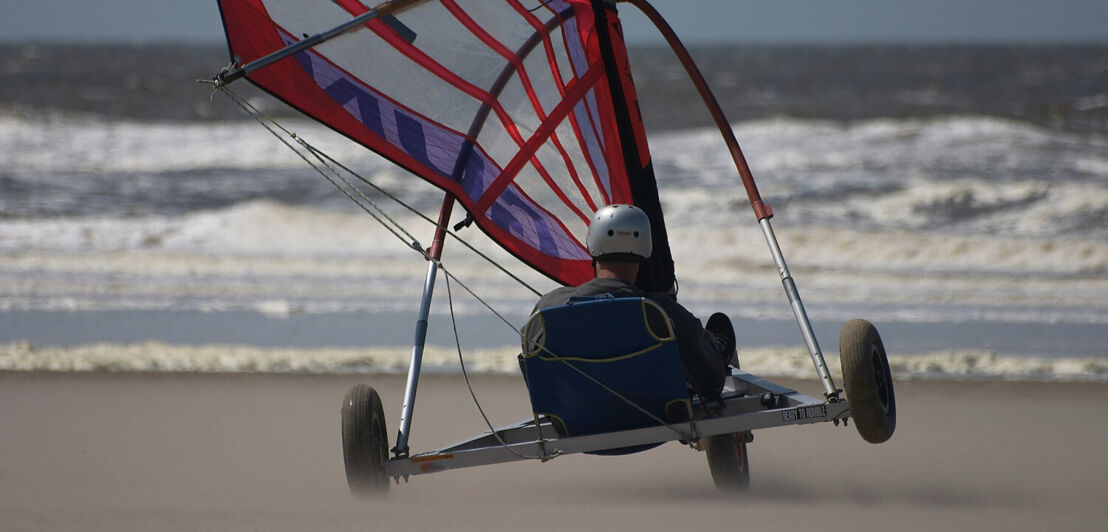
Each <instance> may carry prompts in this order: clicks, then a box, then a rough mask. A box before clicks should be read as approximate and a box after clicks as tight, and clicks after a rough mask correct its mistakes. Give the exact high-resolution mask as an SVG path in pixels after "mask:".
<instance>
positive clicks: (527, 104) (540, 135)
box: [219, 0, 672, 288]
mask: <svg viewBox="0 0 1108 532" xmlns="http://www.w3.org/2000/svg"><path fill="white" fill-rule="evenodd" d="M219 4H220V11H221V15H222V17H223V22H224V27H225V30H226V35H227V41H228V45H229V47H230V51H231V54H232V56H233V60H234V61H235V62H236V64H240V65H241V64H246V63H249V62H251V61H253V60H256V59H258V58H261V57H263V56H266V55H267V54H269V53H271V52H274V51H276V50H280V49H282V48H285V47H287V46H290V45H292V44H295V43H297V42H299V41H300V40H302V39H306V38H308V37H309V36H311V35H315V34H318V33H322V32H326V31H328V30H330V29H331V28H334V27H337V26H340V25H342V24H343V23H345V22H349V21H350V20H351V19H352V18H353V17H356V16H359V15H362V14H364V13H366V12H367V11H369V10H370V7H369V6H367V5H365V4H363V3H362V2H360V1H358V0H313V1H309V0H220V2H219ZM393 4H398V7H397V8H396V9H392V10H390V11H389V14H388V15H384V16H381V17H377V18H374V19H372V20H370V21H368V22H367V23H365V24H364V26H362V27H359V28H358V29H356V30H354V31H351V32H348V33H345V34H343V35H341V36H339V37H336V38H334V39H331V40H328V41H326V42H323V43H321V44H318V45H316V46H314V47H311V48H308V49H306V50H303V51H300V52H298V53H295V54H293V55H291V56H290V57H288V58H285V59H282V60H280V61H276V62H274V63H273V64H271V65H269V66H266V67H265V68H260V69H258V70H255V71H252V72H250V73H248V74H247V76H246V77H247V79H249V80H250V81H251V82H252V83H254V84H256V85H258V86H259V87H261V88H262V89H263V90H265V91H267V92H269V93H270V94H272V95H274V96H275V97H277V98H279V99H281V100H283V101H284V102H286V103H288V104H289V105H291V106H293V107H295V108H296V109H298V110H300V111H302V112H303V113H305V114H307V115H308V116H310V117H312V118H314V119H316V120H318V121H320V122H322V123H324V124H326V125H328V126H329V127H331V128H333V129H335V130H336V131H338V132H340V133H342V134H343V135H345V136H347V137H349V138H351V139H353V140H354V141H356V142H358V143H360V144H362V145H364V146H366V147H367V148H369V149H371V150H373V151H375V152H377V153H379V154H380V155H382V156H384V157H386V158H388V159H389V160H391V161H393V162H395V163H396V164H398V165H400V166H402V167H404V168H406V169H408V170H409V171H411V172H412V173H414V174H415V175H418V176H419V177H421V178H423V179H425V180H427V181H429V182H431V183H432V184H434V185H435V186H438V187H440V188H442V189H444V190H446V191H448V192H450V193H451V194H453V195H454V196H455V197H456V198H457V200H458V201H459V202H460V203H461V204H462V205H463V206H464V208H465V209H466V210H467V211H468V212H469V214H470V216H471V217H472V219H473V220H474V221H475V222H476V224H477V225H478V226H479V227H480V228H481V229H482V230H483V231H484V232H486V233H487V234H488V235H489V236H490V237H491V238H493V239H494V240H495V241H496V242H498V243H499V244H500V245H502V246H503V247H504V248H506V249H507V250H508V251H510V252H511V253H513V254H514V255H516V256H517V257H519V258H520V259H521V260H523V261H524V262H526V263H527V264H529V265H530V266H532V267H533V268H535V269H537V270H538V271H540V272H542V273H544V274H546V275H548V276H550V277H551V278H553V279H555V280H557V281H560V282H562V283H565V284H576V283H580V282H583V281H585V280H587V279H589V278H590V277H591V266H590V262H591V260H590V257H589V255H588V252H587V250H586V249H585V246H584V244H583V242H584V239H585V234H586V231H587V225H588V220H589V218H590V216H591V214H592V213H593V212H594V211H595V210H596V209H598V208H599V207H602V206H604V205H607V204H609V203H636V204H640V206H642V207H643V208H644V209H646V210H647V211H648V212H651V214H652V218H654V223H655V225H656V232H657V233H658V234H659V235H661V237H662V239H663V242H662V244H663V245H662V246H661V248H659V246H658V242H656V243H655V250H658V249H662V250H663V254H664V255H665V257H666V260H668V255H669V253H668V244H666V243H665V242H664V235H665V231H664V222H663V220H662V218H661V210H660V207H659V206H658V200H657V191H656V187H655V185H654V177H653V171H652V169H651V167H650V163H649V153H648V152H647V148H646V142H645V136H644V134H643V129H642V123H641V120H640V119H639V116H638V110H637V102H636V99H635V96H634V87H633V84H632V83H631V79H630V71H629V69H628V68H627V63H626V53H625V50H624V48H623V42H622V36H621V35H619V21H618V17H617V16H616V12H615V9H614V5H612V4H610V3H609V2H605V1H596V2H590V1H587V0H496V1H493V0H440V1H430V0H422V1H421V0H407V1H405V0H396V1H394V2H393ZM644 187H645V189H646V190H645V192H644ZM643 203H652V205H649V204H648V205H643ZM658 228H660V229H661V230H660V231H659V230H658ZM668 268H669V272H668V276H669V281H670V284H672V262H670V263H669V266H668ZM664 269H665V268H663V270H664ZM664 276H665V273H664V272H663V277H664ZM665 287H668V285H665V284H664V282H663V286H662V288H665ZM647 288H659V287H647Z"/></svg>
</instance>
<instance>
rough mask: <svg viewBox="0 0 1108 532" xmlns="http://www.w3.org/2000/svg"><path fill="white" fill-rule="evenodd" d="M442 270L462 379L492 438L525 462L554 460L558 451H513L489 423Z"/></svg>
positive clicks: (440, 264)
mask: <svg viewBox="0 0 1108 532" xmlns="http://www.w3.org/2000/svg"><path fill="white" fill-rule="evenodd" d="M439 267H440V268H442V262H441V261H439ZM442 270H443V271H444V272H446V274H447V275H446V301H447V304H448V305H449V307H450V325H451V326H452V327H453V328H454V346H455V347H457V349H458V364H459V365H460V366H461V368H462V378H464V379H465V381H466V388H468V389H469V395H470V397H472V398H473V404H474V405H475V406H476V407H477V411H478V412H480V413H481V418H482V419H484V420H485V425H487V426H488V427H489V433H491V434H492V436H493V437H494V438H496V441H498V442H500V445H501V446H503V447H504V448H505V449H507V450H508V452H510V453H512V454H514V455H516V456H518V457H520V458H522V459H524V460H541V461H543V462H545V461H547V460H550V459H552V458H554V457H555V456H558V455H559V454H561V453H560V452H557V451H555V453H554V454H553V455H552V456H546V457H544V456H529V455H525V454H523V453H521V452H519V451H517V450H515V449H513V448H512V447H511V445H508V442H506V441H504V438H503V437H501V436H500V433H499V432H497V430H496V428H494V427H493V426H492V422H491V421H489V416H488V415H487V414H485V409H484V408H482V407H481V402H480V401H478V400H477V393H476V392H474V391H473V385H472V384H471V383H470V382H469V373H468V372H466V363H465V359H464V357H463V356H462V342H461V340H459V339H458V322H457V320H456V319H455V317H454V294H453V292H452V291H451V289H450V278H451V277H453V275H451V274H450V272H447V271H446V269H445V268H442ZM467 290H468V289H467ZM536 426H537V423H536Z"/></svg>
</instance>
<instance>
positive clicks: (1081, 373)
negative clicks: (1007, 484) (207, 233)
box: [0, 342, 1108, 382]
mask: <svg viewBox="0 0 1108 532" xmlns="http://www.w3.org/2000/svg"><path fill="white" fill-rule="evenodd" d="M517 354H518V349H514V348H500V349H478V350H468V351H464V352H463V353H462V356H463V358H464V360H465V367H466V370H467V371H473V372H477V373H497V374H518V372H519V364H518V362H517V361H516V355H517ZM409 356H410V348H409V347H378V348H372V349H338V348H318V349H288V348H282V349H272V348H258V347H253V346H242V345H205V346H188V345H173V344H164V343H157V342H145V343H138V344H110V343H105V344H91V345H79V346H73V347H36V346H34V345H31V344H28V343H9V344H0V370H6V371H121V372H272V373H327V374H332V373H343V374H345V373H389V374H397V373H403V372H405V371H406V370H407V365H408V362H409V360H408V358H409ZM740 357H741V362H742V365H743V371H748V372H750V373H753V374H755V375H759V376H762V377H790V378H805V379H812V378H814V377H815V370H814V369H813V367H812V362H811V359H810V357H809V356H808V353H807V351H805V350H804V349H801V348H789V347H766V348H757V349H751V350H743V351H742V352H741V353H740ZM458 360H459V358H458V352H457V351H456V350H455V349H453V348H448V347H443V346H428V347H427V349H426V350H425V352H424V358H423V364H424V368H425V369H426V370H427V371H432V372H439V373H444V372H445V373H457V372H460V370H461V365H460V364H459V362H458ZM827 362H828V367H829V369H830V371H831V373H832V375H841V374H842V373H841V368H840V365H839V359H838V357H837V356H836V355H834V354H832V355H829V356H827ZM889 366H890V368H891V370H892V372H893V375H894V377H895V378H897V379H901V380H904V379H1001V380H1045V381H1094V382H1104V381H1108V359H1104V358H1048V357H1004V356H998V355H997V354H995V353H993V352H990V351H984V350H948V351H938V352H934V353H927V354H921V355H911V356H896V355H892V356H890V358H889ZM836 380H838V378H837V377H836Z"/></svg>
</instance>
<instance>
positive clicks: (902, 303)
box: [0, 44, 1108, 382]
mask: <svg viewBox="0 0 1108 532" xmlns="http://www.w3.org/2000/svg"><path fill="white" fill-rule="evenodd" d="M691 52H692V55H693V57H694V58H695V59H696V60H697V61H698V64H699V65H700V68H701V70H702V71H703V72H704V74H705V76H706V78H707V79H708V82H709V84H710V86H711V87H712V89H713V91H714V93H715V94H716V96H717V97H718V99H719V100H720V102H721V105H722V107H723V108H724V110H725V112H726V113H727V115H728V118H729V120H730V121H731V125H732V127H733V130H734V132H735V134H736V136H737V138H738V140H739V142H740V144H741V145H742V148H743V152H744V153H745V155H746V158H747V160H748V161H749V164H750V167H751V169H752V171H753V174H754V177H755V179H756V180H757V182H758V184H759V187H760V189H761V192H762V195H763V197H764V198H765V200H766V201H767V203H769V204H770V205H771V206H772V208H773V211H774V217H773V219H772V224H773V228H774V230H775V231H776V233H777V238H778V240H779V242H780V245H781V248H782V250H783V253H784V255H785V258H786V260H787V261H788V265H789V267H790V269H791V271H792V274H793V277H794V278H795V281H796V283H797V286H798V288H799V292H800V295H801V297H802V298H803V300H804V303H805V305H806V308H807V311H808V314H809V316H810V318H811V320H812V323H813V325H814V328H815V330H816V333H817V338H818V340H819V342H820V346H821V349H822V351H823V352H824V354H825V355H826V356H827V357H828V359H829V360H830V361H831V365H832V367H833V371H836V370H834V368H835V366H836V364H837V355H838V349H839V346H838V335H839V330H840V327H841V326H842V325H843V324H844V323H845V322H847V321H848V320H850V319H853V318H864V319H868V320H870V321H871V322H873V323H874V324H875V325H876V326H877V328H878V330H879V331H880V332H881V335H882V339H883V341H884V344H885V346H886V349H887V350H888V353H889V356H890V361H891V364H892V367H893V371H894V373H895V374H896V376H897V377H899V378H905V379H912V378H951V379H986V380H988V379H1030V380H1067V381H1068V380H1077V381H1101V382H1103V381H1108V46H1105V45H1095V46H1092V45H1091V46H1081V45H1065V46H1038V45H1034V46H1033V45H1011V46H1008V45H943V46H939V45H925V46H924V45H920V46H916V45H834V46H820V45H796V46H792V45H727V46H723V45H719V46H700V47H693V48H692V49H691ZM630 56H631V60H632V71H633V75H634V77H635V81H636V84H637V87H638V91H639V95H640V108H641V112H642V115H643V119H644V121H645V123H646V127H647V131H648V135H649V139H650V149H651V152H652V156H653V160H654V165H655V169H656V172H657V174H658V181H659V188H660V195H661V198H662V204H663V209H664V212H665V216H666V222H667V225H668V228H669V233H670V237H671V245H672V247H673V252H674V256H675V259H676V262H677V275H678V279H679V282H680V292H679V295H678V297H679V299H680V301H681V302H682V303H684V304H685V305H686V306H687V307H689V308H690V309H691V310H693V312H694V313H696V314H698V315H702V316H703V315H707V314H710V313H711V312H715V311H722V312H726V313H728V314H729V315H730V316H731V317H732V319H733V321H734V322H735V326H736V330H737V335H738V343H739V346H740V361H741V363H742V365H743V367H744V369H747V370H749V371H751V372H754V373H758V374H760V375H766V376H790V377H791V376H797V377H814V376H815V371H814V369H813V368H812V364H811V361H810V359H809V357H808V354H807V350H806V349H805V347H804V343H803V338H802V336H801V335H800V332H799V329H798V327H797V325H796V321H795V319H794V318H793V314H792V310H791V307H790V305H789V304H788V300H787V299H786V297H785V293H784V291H783V289H782V285H781V281H780V277H779V275H778V272H777V269H776V268H775V267H774V264H773V261H772V257H771V255H770V253H769V250H768V247H767V244H766V241H765V239H764V237H763V235H762V232H761V230H760V229H759V227H758V225H757V221H756V220H755V218H754V216H753V214H752V213H751V211H750V208H749V205H748V202H747V200H746V197H745V194H744V192H743V189H742V187H741V186H740V183H739V179H738V177H737V174H736V172H735V170H734V167H733V165H732V163H731V160H730V157H729V155H728V153H727V151H726V149H725V148H724V145H723V142H722V141H721V140H720V136H719V134H718V133H717V132H716V131H715V130H714V128H713V126H712V122H711V119H710V117H709V116H708V114H707V112H706V111H704V107H703V106H702V105H701V104H700V102H699V99H698V97H697V96H696V93H695V90H694V89H693V87H692V85H691V84H690V83H689V82H688V80H687V79H686V78H685V75H684V73H683V71H682V70H681V67H680V66H679V65H678V63H677V62H676V61H675V60H674V59H673V57H672V54H671V53H670V52H669V51H668V50H667V49H663V48H656V47H632V48H631V50H630ZM227 62H228V56H227V52H226V50H225V48H223V47H222V46H218V45H195V44H194V45H166V44H161V45H46V44H38V45H0V139H3V142H0V370H21V371H31V370H46V371H145V372H161V371H193V372H238V371H276V372H284V371H287V372H321V373H336V372H338V373H341V372H371V373H372V372H386V373H391V372H403V371H405V370H406V368H407V365H408V360H409V357H410V355H411V351H412V348H411V344H412V338H413V335H414V330H415V321H416V315H417V310H418V307H419V300H420V294H421V292H422V290H423V286H424V282H425V275H426V270H427V263H426V262H425V261H424V260H423V258H422V256H421V255H420V254H419V253H417V252H415V251H413V250H412V249H411V248H410V247H408V246H407V245H406V244H405V243H404V242H402V241H401V240H400V239H397V238H395V237H394V235H393V234H392V233H390V232H388V231H386V230H385V229H384V228H383V227H382V226H381V225H379V224H378V223H377V222H376V221H375V220H374V218H373V217H371V216H370V215H369V214H367V213H366V212H365V211H363V210H362V209H361V208H359V207H358V206H356V205H355V204H354V203H353V202H351V201H350V200H349V199H348V198H347V197H345V196H344V195H343V194H342V193H340V192H339V191H338V190H337V189H336V188H335V187H334V186H333V185H332V184H331V183H329V182H328V181H327V180H325V179H324V178H323V177H321V176H320V174H318V173H317V172H316V171H315V170H313V169H312V168H311V167H310V166H308V165H307V164H305V162H304V161H303V160H302V159H301V158H300V157H299V156H298V155H297V154H296V153H294V152H292V151H291V150H290V149H288V148H287V147H286V146H285V144H284V143H283V142H282V140H281V138H279V137H278V136H275V135H274V134H272V133H271V132H270V131H269V130H267V129H266V128H264V127H262V126H261V125H259V124H258V123H257V122H256V121H254V120H253V119H251V118H250V117H249V116H247V115H246V114H245V113H244V112H242V111H241V110H240V109H239V108H238V107H237V106H236V105H234V103H233V102H232V101H231V100H230V99H229V98H228V97H227V96H226V95H224V94H222V93H216V92H214V91H213V90H212V87H211V86H210V85H209V84H205V83H201V82H198V80H206V79H210V78H211V77H212V76H214V75H215V74H217V73H218V72H219V71H220V69H221V68H222V67H223V66H224V65H225V64H227ZM232 89H233V90H234V91H235V92H236V93H237V94H239V95H241V96H242V97H243V98H245V99H246V100H247V101H249V102H251V103H252V104H253V105H255V106H256V107H257V108H258V109H260V110H261V111H263V112H264V113H266V114H267V115H269V116H272V117H273V118H275V119H276V120H277V121H278V122H280V123H281V125H282V126H283V127H285V128H286V129H288V130H289V131H292V132H295V133H296V135H297V136H298V137H299V138H302V139H306V140H307V141H308V142H310V143H311V144H313V145H314V146H317V147H319V148H320V149H321V150H323V151H325V152H326V153H328V154H329V155H331V156H332V157H334V158H335V159H336V160H338V161H341V162H342V163H343V164H344V165H347V166H348V167H350V168H351V169H352V170H354V171H355V172H357V173H358V174H359V175H361V176H364V177H365V178H367V179H368V180H370V181H371V182H373V183H375V184H376V185H378V186H379V187H381V188H382V189H383V190H386V191H388V192H389V194H391V195H394V196H395V197H397V198H399V199H401V200H402V201H404V202H405V203H407V204H410V205H412V206H414V207H415V209H416V210H418V211H420V212H422V213H424V214H426V215H427V216H430V217H431V218H434V217H435V212H436V211H437V209H438V207H439V205H440V204H441V202H442V198H443V196H442V193H441V192H440V191H438V190H436V189H434V188H433V187H431V186H429V185H427V184H425V183H423V182H421V181H419V180H418V179H416V178H414V177H413V176H411V175H409V174H407V173H406V172H404V171H403V170H401V169H399V168H397V167H395V166H393V165H391V164H390V163H388V162H387V161H384V160H383V159H381V158H379V157H377V156H376V155H374V154H372V153H371V152H369V151H367V150H365V149H363V148H361V147H359V146H357V145H354V144H353V143H351V142H349V141H347V140H345V139H343V138H341V137H339V136H338V135H336V134H334V133H332V132H330V131H329V130H327V129H326V128H324V127H322V126H320V125H318V124H316V123H314V122H312V121H310V120H306V119H305V118H304V117H302V116H300V115H298V114H296V113H295V112H293V111H291V110H289V109H287V108H286V107H285V106H284V105H283V104H281V103H279V102H277V101H276V100H274V99H272V98H271V97H269V96H268V95H266V94H264V93H262V92H260V91H258V90H256V89H254V88H253V87H251V86H250V85H249V84H248V83H246V82H239V83H236V84H234V85H232ZM286 138H287V137H286ZM366 194H367V197H368V198H370V199H371V200H372V201H373V202H374V204H375V205H380V207H381V208H382V210H383V211H384V212H385V213H386V214H388V215H389V216H390V217H391V218H392V219H394V220H396V221H397V223H399V224H400V225H401V226H403V227H405V228H406V229H407V230H409V231H410V232H411V234H413V235H414V236H415V238H417V239H418V240H420V241H421V242H423V243H424V244H427V243H429V241H430V239H431V235H432V233H433V228H432V227H431V225H430V224H429V223H428V222H427V221H426V220H424V219H422V218H421V217H419V216H417V215H415V214H413V213H412V212H410V211H408V210H406V209H405V208H402V207H400V206H398V205H397V204H396V203H393V202H391V201H390V200H388V199H387V198H385V197H384V196H383V195H382V194H381V193H379V192H377V191H373V190H368V191H367V192H366ZM460 219H461V214H460V213H456V215H455V220H454V221H457V220H460ZM454 234H455V235H456V236H457V237H458V238H459V239H462V240H464V241H465V242H466V244H467V245H462V244H461V243H459V242H457V241H456V240H455V239H450V240H448V241H447V244H446V251H445V253H444V259H443V267H444V268H445V270H446V271H447V272H449V274H450V275H449V276H445V275H443V276H440V277H439V279H438V282H437V283H436V284H435V297H434V300H433V303H432V306H431V319H430V334H429V338H428V348H427V355H426V359H425V367H426V368H427V369H428V371H440V372H447V373H453V372H458V370H459V369H461V368H462V364H463V363H464V364H465V368H466V369H468V370H473V371H479V372H494V373H496V372H504V373H511V372H518V366H517V363H516V358H515V357H516V354H517V353H518V351H519V348H518V345H519V337H518V333H517V331H518V329H519V328H520V327H521V326H522V325H523V324H524V323H525V321H526V319H527V316H528V313H529V311H530V309H531V306H532V305H533V303H534V301H535V299H536V295H535V293H536V291H538V292H542V291H545V290H547V289H550V288H553V286H554V284H553V283H552V282H551V281H549V280H548V279H545V278H544V277H542V276H541V275H538V274H535V273H534V272H532V271H530V270H529V269H528V268H526V267H525V266H522V265H521V264H519V263H518V262H516V261H515V260H514V259H512V258H511V257H510V256H508V255H507V254H506V253H504V252H503V251H501V250H499V248H498V247H497V246H496V245H494V244H492V243H491V242H489V241H488V240H487V239H486V238H485V237H484V236H483V235H482V234H481V233H480V231H477V230H475V229H466V228H462V229H459V230H458V231H456V232H455V233H454ZM473 250H476V251H478V252H480V254H481V255H485V256H486V257H488V259H491V261H493V262H495V263H497V264H500V265H502V266H503V268H504V269H506V270H508V271H509V272H511V273H512V274H514V275H515V276H516V277H518V280H517V279H513V278H512V277H509V276H508V275H506V274H505V273H504V272H503V271H502V270H501V269H499V268H496V267H494V266H492V265H491V264H490V262H489V261H487V260H486V259H485V258H483V257H482V256H480V255H478V254H477V253H475V252H474V251H473Z"/></svg>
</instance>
